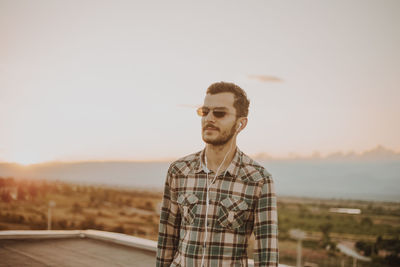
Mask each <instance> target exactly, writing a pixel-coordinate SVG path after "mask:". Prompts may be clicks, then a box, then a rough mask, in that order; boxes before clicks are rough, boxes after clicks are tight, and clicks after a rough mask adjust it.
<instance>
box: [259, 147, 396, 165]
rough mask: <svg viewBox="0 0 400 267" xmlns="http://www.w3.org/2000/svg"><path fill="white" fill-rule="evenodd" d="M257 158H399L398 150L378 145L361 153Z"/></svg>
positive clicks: (262, 157)
mask: <svg viewBox="0 0 400 267" xmlns="http://www.w3.org/2000/svg"><path fill="white" fill-rule="evenodd" d="M254 158H255V159H258V160H296V159H300V160H303V159H326V160H346V161H347V160H400V152H396V151H394V150H391V149H388V148H386V147H384V146H381V145H378V146H376V147H375V148H372V149H370V150H366V151H364V152H362V153H355V152H353V151H350V152H346V153H344V152H334V153H330V154H328V155H326V156H321V154H320V153H319V152H315V153H313V154H312V155H311V156H300V155H289V156H288V157H285V158H277V157H273V156H271V155H269V154H267V153H259V154H256V155H254Z"/></svg>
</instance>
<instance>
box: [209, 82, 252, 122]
mask: <svg viewBox="0 0 400 267" xmlns="http://www.w3.org/2000/svg"><path fill="white" fill-rule="evenodd" d="M219 93H232V94H233V95H234V96H235V101H234V102H233V106H234V107H235V109H236V117H237V118H239V117H247V116H248V115H249V105H250V101H249V99H248V98H247V95H246V92H245V91H244V90H243V89H242V88H240V87H239V86H237V85H236V84H234V83H227V82H216V83H213V84H211V85H210V86H209V87H208V88H207V94H211V95H215V94H219Z"/></svg>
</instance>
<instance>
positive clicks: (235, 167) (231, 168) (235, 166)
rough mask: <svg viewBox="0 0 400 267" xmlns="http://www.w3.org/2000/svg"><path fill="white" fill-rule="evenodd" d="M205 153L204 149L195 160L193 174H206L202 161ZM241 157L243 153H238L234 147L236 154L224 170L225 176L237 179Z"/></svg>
mask: <svg viewBox="0 0 400 267" xmlns="http://www.w3.org/2000/svg"><path fill="white" fill-rule="evenodd" d="M205 151H206V149H205V148H204V149H203V150H202V151H201V152H200V153H199V154H198V157H197V158H196V164H195V166H194V168H193V169H194V172H195V173H199V172H202V171H203V172H205V173H206V172H207V167H206V165H205V164H204V161H203V160H204V153H205ZM242 156H243V152H242V151H240V150H239V148H238V147H236V153H235V155H234V156H233V159H232V161H231V163H230V164H229V165H228V168H226V170H225V174H227V173H229V174H230V175H231V176H232V177H237V176H238V175H239V170H240V166H241V165H242Z"/></svg>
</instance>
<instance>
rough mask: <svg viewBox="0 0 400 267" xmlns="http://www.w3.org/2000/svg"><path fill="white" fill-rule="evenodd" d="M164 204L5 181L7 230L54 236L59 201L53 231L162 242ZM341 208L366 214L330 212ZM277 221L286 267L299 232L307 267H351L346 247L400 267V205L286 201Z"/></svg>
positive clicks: (152, 197)
mask: <svg viewBox="0 0 400 267" xmlns="http://www.w3.org/2000/svg"><path fill="white" fill-rule="evenodd" d="M161 198H162V193H161V192H148V191H139V190H133V189H125V188H124V189H121V188H111V187H100V186H86V185H76V184H68V183H64V182H60V181H56V182H50V181H46V180H28V179H26V180H21V179H13V178H1V177H0V230H8V229H10V230H11V229H12V230H17V229H47V212H48V208H49V207H48V205H49V201H50V200H52V201H54V202H55V203H56V206H55V207H54V208H52V212H53V215H52V219H53V220H52V228H53V229H60V230H61V229H71V230H72V229H98V230H105V231H112V232H119V233H125V234H130V235H135V236H140V237H144V238H148V239H152V240H156V239H157V233H158V221H159V215H158V208H159V204H160V202H161ZM338 207H345V208H352V209H360V210H361V211H362V212H361V214H357V215H355V214H340V213H332V212H330V209H331V208H338ZM278 214H279V218H278V219H279V248H280V257H281V261H282V262H283V263H287V264H291V265H295V257H296V245H297V242H296V241H295V240H293V239H291V238H290V236H289V230H290V229H294V228H297V229H301V230H303V231H305V232H306V233H307V238H306V240H304V241H303V259H304V262H310V263H317V264H318V265H319V266H340V265H341V262H342V261H344V262H346V266H348V265H350V262H351V259H349V258H346V257H344V256H343V255H342V254H341V253H339V252H338V250H337V248H336V245H337V244H338V243H339V242H343V241H345V242H347V243H351V244H353V245H354V247H355V248H356V249H357V250H358V252H359V253H360V254H363V255H365V256H370V257H371V258H372V259H373V261H372V262H371V263H361V262H359V264H358V266H396V265H397V266H399V265H400V263H399V254H400V241H399V236H400V204H399V203H388V202H367V201H354V200H336V199H331V200H327V199H311V198H294V197H279V198H278ZM252 242H253V241H251V240H250V245H252ZM251 251H252V248H251V246H250V248H249V253H250V254H251ZM347 262H348V263H349V264H347Z"/></svg>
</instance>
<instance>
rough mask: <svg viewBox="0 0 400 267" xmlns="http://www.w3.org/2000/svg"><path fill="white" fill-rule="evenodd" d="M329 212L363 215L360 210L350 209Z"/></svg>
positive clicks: (334, 209) (330, 210)
mask: <svg viewBox="0 0 400 267" xmlns="http://www.w3.org/2000/svg"><path fill="white" fill-rule="evenodd" d="M329 212H334V213H345V214H361V210H360V209H348V208H330V209H329Z"/></svg>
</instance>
